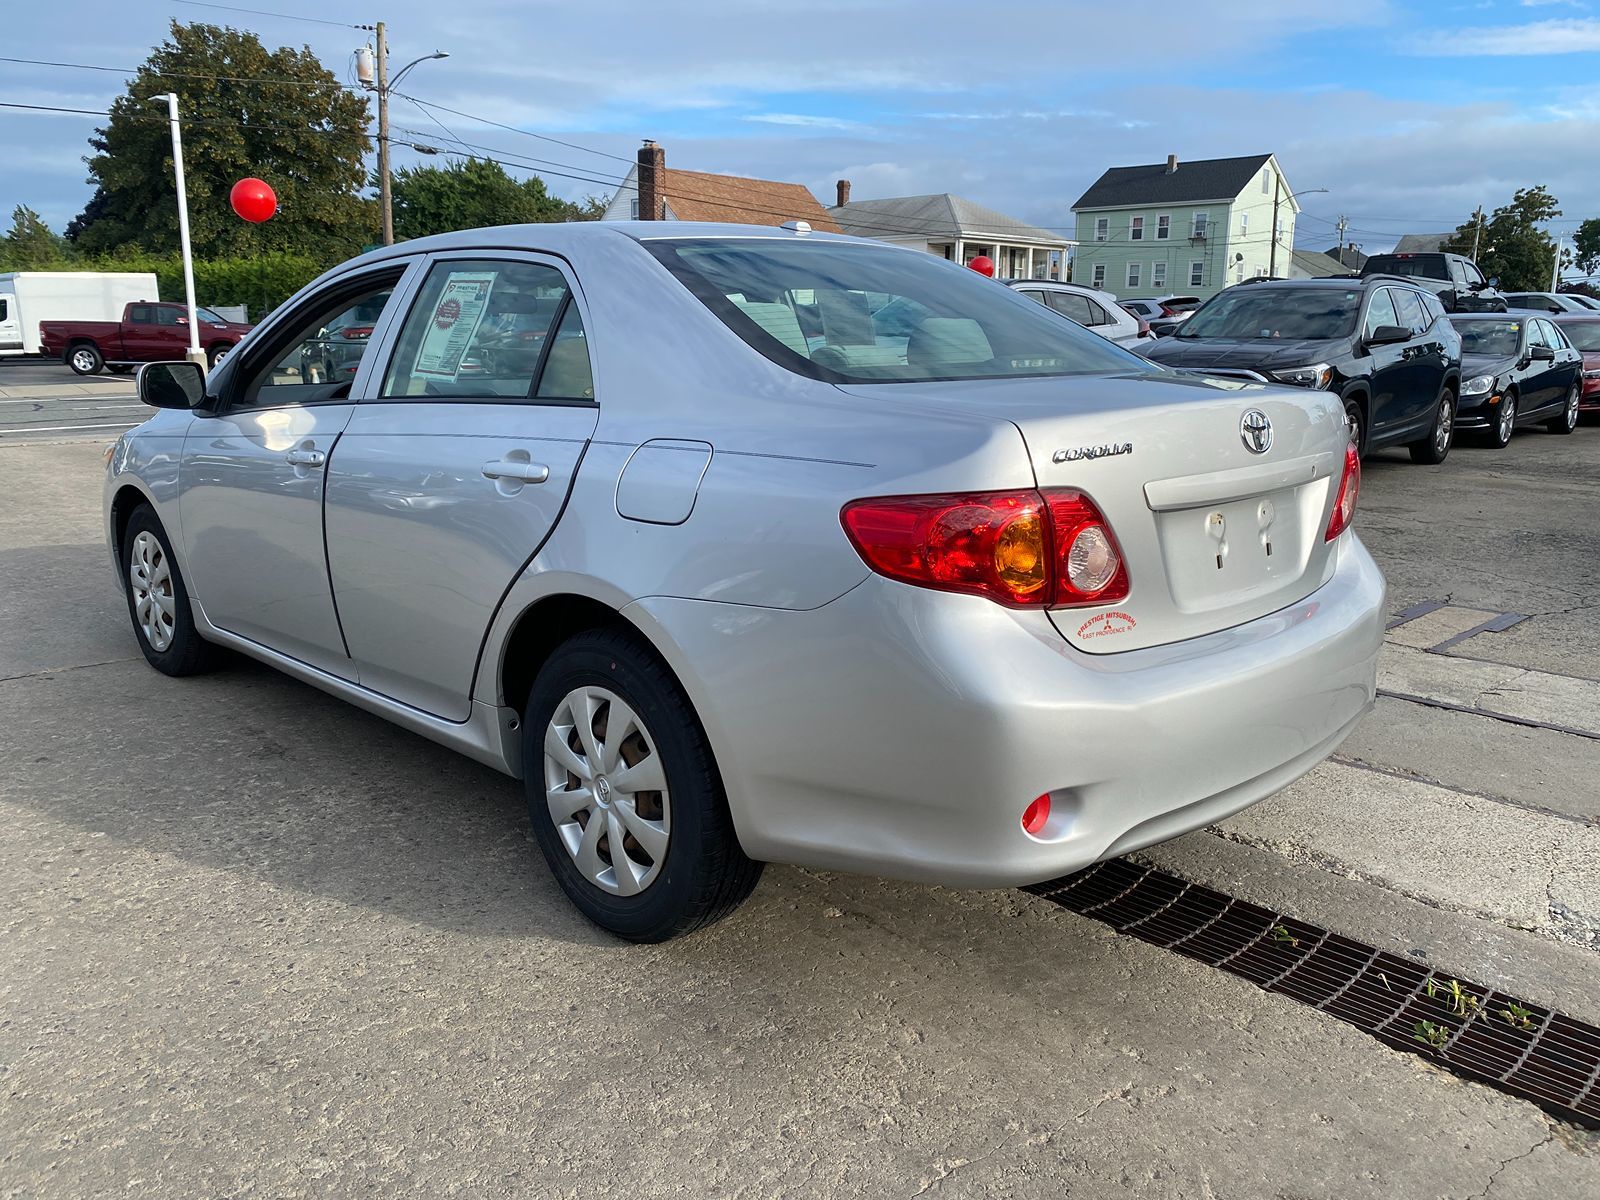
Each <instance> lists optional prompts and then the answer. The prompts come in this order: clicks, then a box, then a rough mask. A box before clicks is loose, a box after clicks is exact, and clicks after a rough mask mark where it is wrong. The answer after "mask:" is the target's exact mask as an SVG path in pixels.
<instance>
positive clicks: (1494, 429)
mask: <svg viewBox="0 0 1600 1200" xmlns="http://www.w3.org/2000/svg"><path fill="white" fill-rule="evenodd" d="M1507 405H1509V406H1510V408H1511V425H1510V428H1507V426H1506V419H1505V417H1506V406H1507ZM1516 424H1517V393H1516V391H1515V390H1514V389H1513V390H1509V391H1507V392H1506V394H1505V395H1504V396H1502V397H1501V399H1500V407H1499V408H1498V409H1496V410H1495V414H1494V420H1493V422H1492V423H1491V424H1490V426H1489V429H1488V432H1487V433H1485V434H1484V440H1485V441H1487V442H1488V444H1489V445H1490V446H1492V447H1493V448H1494V449H1496V450H1504V449H1505V448H1506V447H1507V446H1509V445H1511V435H1512V434H1514V433H1516V431H1517V430H1516Z"/></svg>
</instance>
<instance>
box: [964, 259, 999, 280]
mask: <svg viewBox="0 0 1600 1200" xmlns="http://www.w3.org/2000/svg"><path fill="white" fill-rule="evenodd" d="M967 266H969V267H971V268H972V269H973V270H974V271H976V272H977V273H978V274H979V275H987V276H988V277H989V278H990V279H993V278H994V259H992V258H990V257H989V256H988V255H987V254H980V255H978V257H977V258H975V259H973V260H972V261H971V262H969V263H968V264H967Z"/></svg>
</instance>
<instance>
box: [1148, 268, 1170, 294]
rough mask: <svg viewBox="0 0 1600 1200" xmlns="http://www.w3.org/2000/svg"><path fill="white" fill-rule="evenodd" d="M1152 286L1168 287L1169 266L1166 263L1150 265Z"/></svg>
mask: <svg viewBox="0 0 1600 1200" xmlns="http://www.w3.org/2000/svg"><path fill="white" fill-rule="evenodd" d="M1150 286H1151V287H1153V288H1164V287H1166V286H1167V264H1166V263H1165V262H1153V263H1151V264H1150Z"/></svg>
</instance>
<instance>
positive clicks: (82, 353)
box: [66, 342, 106, 375]
mask: <svg viewBox="0 0 1600 1200" xmlns="http://www.w3.org/2000/svg"><path fill="white" fill-rule="evenodd" d="M66 358H67V366H69V367H70V368H72V373H73V374H74V375H98V374H99V373H100V368H101V367H103V366H105V365H106V360H105V356H104V355H103V354H101V353H100V347H99V346H96V345H95V344H94V343H93V342H79V343H77V344H76V345H73V346H68V347H67V355H66Z"/></svg>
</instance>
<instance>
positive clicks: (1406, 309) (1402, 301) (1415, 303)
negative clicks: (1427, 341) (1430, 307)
mask: <svg viewBox="0 0 1600 1200" xmlns="http://www.w3.org/2000/svg"><path fill="white" fill-rule="evenodd" d="M1393 291H1394V305H1395V310H1396V311H1397V312H1398V313H1399V314H1400V324H1402V325H1404V326H1405V327H1406V328H1407V329H1409V330H1411V332H1412V333H1426V332H1427V331H1428V326H1429V325H1432V324H1433V318H1432V317H1430V316H1429V315H1428V314H1427V312H1426V311H1425V310H1424V309H1423V307H1422V300H1421V299H1420V298H1419V297H1418V296H1417V294H1416V293H1415V292H1409V291H1406V290H1405V289H1404V288H1395V289H1393Z"/></svg>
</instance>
